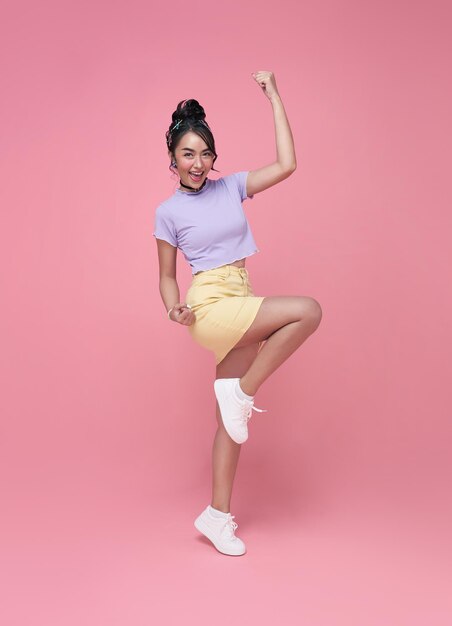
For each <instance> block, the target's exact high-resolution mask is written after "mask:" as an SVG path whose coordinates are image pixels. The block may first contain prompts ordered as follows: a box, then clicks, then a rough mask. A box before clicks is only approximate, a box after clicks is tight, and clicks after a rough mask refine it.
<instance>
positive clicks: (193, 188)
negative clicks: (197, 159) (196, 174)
mask: <svg viewBox="0 0 452 626" xmlns="http://www.w3.org/2000/svg"><path fill="white" fill-rule="evenodd" d="M179 182H180V184H181V185H182V187H185V188H186V189H191V190H192V191H201V189H202V188H203V187H204V185H205V184H206V183H207V178H206V179H205V180H204V182H203V184H202V185H201V187H199V188H198V189H196V187H190V186H189V185H184V183H183V182H182V181H181V180H180V179H179Z"/></svg>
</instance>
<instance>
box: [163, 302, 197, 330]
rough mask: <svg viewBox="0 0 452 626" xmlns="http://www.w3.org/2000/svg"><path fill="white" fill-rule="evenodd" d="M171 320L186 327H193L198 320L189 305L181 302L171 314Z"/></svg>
mask: <svg viewBox="0 0 452 626" xmlns="http://www.w3.org/2000/svg"><path fill="white" fill-rule="evenodd" d="M169 318H170V319H171V320H173V322H178V323H179V324H183V325H184V326H191V325H192V324H193V323H194V322H195V320H196V316H195V314H194V313H193V311H192V310H191V309H190V307H189V305H188V304H186V303H181V302H178V303H177V304H175V305H174V307H173V310H172V311H171V313H170V314H169Z"/></svg>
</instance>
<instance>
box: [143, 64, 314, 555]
mask: <svg viewBox="0 0 452 626" xmlns="http://www.w3.org/2000/svg"><path fill="white" fill-rule="evenodd" d="M252 76H253V78H254V80H255V81H256V82H257V84H258V85H259V86H260V87H261V89H262V91H263V93H264V95H265V96H266V97H267V98H268V99H269V100H270V102H271V105H272V109H273V115H274V124H275V133H276V154H277V159H276V161H275V162H274V163H271V164H270V165H266V166H264V167H262V168H260V169H257V170H254V171H250V172H248V171H242V172H236V173H234V174H231V175H229V176H224V177H222V178H220V179H217V180H213V179H209V178H208V174H209V172H210V171H211V170H213V171H217V170H215V168H214V167H213V165H214V163H215V160H216V158H217V153H216V151H215V142H214V138H213V135H212V132H211V130H210V127H209V126H208V124H207V122H206V121H205V113H204V109H203V108H202V107H201V106H200V105H199V103H198V102H197V101H196V100H186V101H182V102H180V103H179V105H178V107H177V110H176V111H175V112H174V113H173V121H172V123H171V125H170V128H169V130H168V131H167V133H166V139H167V147H168V156H169V157H170V159H171V165H170V169H171V168H174V169H175V170H176V172H177V174H178V176H179V178H180V186H179V187H178V188H177V189H176V190H175V192H174V194H173V195H172V196H171V197H170V198H168V199H167V200H165V201H164V202H162V203H161V204H160V205H159V206H158V207H157V209H156V214H155V231H154V233H153V234H154V236H155V237H156V241H157V247H158V258H159V266H160V294H161V296H162V300H163V302H164V304H165V306H166V309H167V311H168V316H169V318H170V319H171V320H172V321H173V322H176V323H178V324H183V325H185V326H188V330H189V332H190V334H191V336H192V337H193V339H194V340H195V341H196V342H197V343H199V344H200V345H202V346H204V347H205V348H207V349H210V350H212V351H213V352H214V355H215V360H216V380H215V383H214V392H215V395H216V398H217V421H218V430H217V432H216V435H215V440H214V444H213V485H212V502H211V504H210V505H208V506H207V507H206V509H205V510H204V511H203V512H202V513H201V514H200V515H199V516H198V517H197V519H196V520H195V527H196V528H197V529H198V530H199V531H200V532H201V533H203V534H204V535H205V536H206V537H208V539H210V541H211V542H212V543H213V545H214V546H215V547H216V548H217V550H218V551H219V552H221V553H223V554H228V555H241V554H244V553H245V552H246V548H245V544H244V542H243V541H242V540H241V539H239V538H238V537H236V535H235V529H236V528H237V527H238V524H237V523H236V522H234V517H235V516H233V515H231V513H230V500H231V494H232V485H233V481H234V476H235V471H236V468H237V463H238V459H239V455H240V449H241V444H242V443H243V442H244V441H246V439H247V438H248V428H247V423H248V421H249V419H250V417H251V411H252V410H256V411H262V410H263V409H258V408H257V407H255V406H254V396H255V394H256V392H257V390H258V389H259V387H260V386H261V385H262V383H263V382H264V381H265V380H266V379H267V378H268V377H269V376H270V374H272V373H273V372H274V371H275V370H276V369H277V368H278V367H279V366H280V365H281V364H282V363H283V362H284V361H285V360H286V359H287V358H288V357H289V356H290V355H291V354H292V353H293V352H294V351H295V350H296V349H297V348H298V347H299V346H300V345H301V344H302V343H303V342H304V341H305V340H306V339H307V338H308V337H309V335H311V334H312V333H313V332H314V331H315V330H316V328H317V327H318V325H319V323H320V320H321V317H322V310H321V307H320V305H319V303H318V302H317V301H316V300H314V299H313V298H311V297H307V296H277V297H263V296H255V295H254V294H253V291H252V287H251V284H250V280H249V275H248V271H247V270H246V269H245V259H246V257H248V256H250V255H252V254H254V253H256V252H258V251H259V250H258V248H257V247H256V244H255V241H254V238H253V235H252V233H251V229H250V227H249V224H248V220H247V218H246V216H245V214H244V212H243V207H242V202H243V201H244V200H245V199H246V198H250V199H251V198H253V196H254V195H255V194H256V193H260V192H261V191H264V190H265V189H268V188H269V187H271V186H273V185H276V184H277V183H280V182H281V181H282V180H284V179H285V178H287V177H288V176H290V175H291V174H292V173H293V172H294V171H295V168H296V158H295V150H294V144H293V138H292V133H291V130H290V126H289V122H288V120H287V117H286V114H285V110H284V106H283V104H282V100H281V97H280V95H279V93H278V89H277V87H276V82H275V77H274V75H273V73H272V72H267V71H259V72H255V73H253V74H252ZM172 171H173V170H172ZM177 248H179V249H181V250H182V252H183V254H184V256H185V258H186V260H187V261H188V262H189V264H190V266H191V268H192V273H193V281H192V283H191V286H190V288H189V290H188V292H187V294H186V302H185V303H183V302H179V300H180V295H179V287H178V285H177V281H176V253H177ZM263 342H265V344H263Z"/></svg>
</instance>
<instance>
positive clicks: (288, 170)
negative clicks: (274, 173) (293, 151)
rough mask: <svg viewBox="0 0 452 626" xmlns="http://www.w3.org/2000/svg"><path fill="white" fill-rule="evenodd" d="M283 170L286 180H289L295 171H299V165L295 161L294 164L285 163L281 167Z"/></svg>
mask: <svg viewBox="0 0 452 626" xmlns="http://www.w3.org/2000/svg"><path fill="white" fill-rule="evenodd" d="M281 169H282V172H283V174H284V178H287V177H288V176H290V175H291V174H293V173H294V172H295V170H296V169H297V164H296V162H295V161H294V162H293V163H285V164H284V165H282V166H281Z"/></svg>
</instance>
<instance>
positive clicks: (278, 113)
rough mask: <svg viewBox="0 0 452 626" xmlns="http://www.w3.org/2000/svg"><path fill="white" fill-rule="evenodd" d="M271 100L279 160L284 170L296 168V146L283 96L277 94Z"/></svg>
mask: <svg viewBox="0 0 452 626" xmlns="http://www.w3.org/2000/svg"><path fill="white" fill-rule="evenodd" d="M270 101H271V103H272V108H273V115H274V122H275V137H276V158H277V161H278V163H279V164H280V165H281V167H282V168H283V169H284V170H292V169H295V168H296V166H297V159H296V156H295V146H294V142H293V137H292V131H291V130H290V126H289V120H288V119H287V115H286V112H285V110H284V105H283V103H282V100H281V96H280V95H279V94H276V95H274V96H273V97H272V98H271V99H270Z"/></svg>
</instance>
